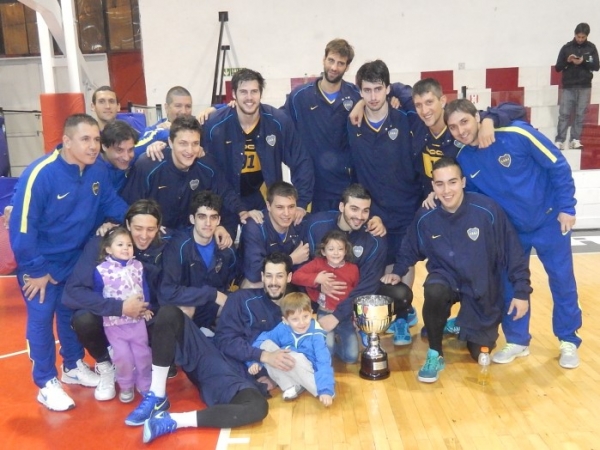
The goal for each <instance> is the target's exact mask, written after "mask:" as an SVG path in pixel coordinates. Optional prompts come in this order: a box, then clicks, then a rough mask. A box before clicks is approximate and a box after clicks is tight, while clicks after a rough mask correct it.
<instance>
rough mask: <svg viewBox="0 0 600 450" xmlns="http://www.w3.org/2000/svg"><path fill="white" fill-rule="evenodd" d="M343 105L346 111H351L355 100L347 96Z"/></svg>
mask: <svg viewBox="0 0 600 450" xmlns="http://www.w3.org/2000/svg"><path fill="white" fill-rule="evenodd" d="M342 105H344V108H345V109H346V111H350V110H352V107H353V106H354V102H353V101H352V99H351V98H347V99H345V100H344V102H343V103H342Z"/></svg>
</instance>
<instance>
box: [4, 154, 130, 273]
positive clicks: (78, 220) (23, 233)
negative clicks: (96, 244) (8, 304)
mask: <svg viewBox="0 0 600 450" xmlns="http://www.w3.org/2000/svg"><path fill="white" fill-rule="evenodd" d="M13 205H14V209H13V211H12V214H11V216H10V242H11V246H12V249H13V252H14V254H15V258H16V260H17V263H18V265H19V272H21V273H26V274H28V275H29V276H31V277H34V278H38V277H42V276H44V275H46V274H47V273H49V274H50V275H52V277H53V278H54V279H55V280H56V281H64V280H65V279H66V278H67V277H68V276H69V274H70V273H71V271H72V270H73V266H74V265H75V263H76V262H77V259H78V258H79V255H80V254H81V251H82V250H83V247H84V246H85V244H86V242H87V241H88V239H89V237H90V236H91V235H92V233H93V232H94V231H95V229H94V225H95V220H90V218H94V219H95V218H97V217H103V218H105V219H108V218H112V219H114V220H117V221H118V222H121V221H122V220H123V217H124V215H125V211H126V210H127V205H126V204H125V202H123V200H121V198H119V197H118V196H117V193H116V192H115V190H114V189H113V187H112V185H111V182H110V179H109V176H108V173H107V171H106V167H104V164H103V163H102V162H101V161H98V160H97V161H96V162H95V163H94V164H92V165H90V166H87V167H85V169H84V170H83V172H81V173H80V170H79V167H78V166H77V165H75V164H68V163H67V162H66V161H65V160H64V159H63V158H62V156H61V154H60V151H58V150H55V151H54V152H52V153H49V154H47V155H45V156H42V157H41V158H39V159H37V160H36V161H34V162H33V163H32V164H31V165H29V167H27V169H25V171H24V172H23V174H22V175H21V179H20V182H19V183H18V185H17V190H16V192H15V196H14V199H13Z"/></svg>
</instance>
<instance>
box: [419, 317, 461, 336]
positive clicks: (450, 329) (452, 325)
mask: <svg viewBox="0 0 600 450" xmlns="http://www.w3.org/2000/svg"><path fill="white" fill-rule="evenodd" d="M444 334H454V335H456V336H458V335H459V334H460V327H459V326H458V325H456V317H450V318H449V319H448V320H447V321H446V325H444ZM421 337H423V338H426V337H427V329H426V328H425V327H423V328H421Z"/></svg>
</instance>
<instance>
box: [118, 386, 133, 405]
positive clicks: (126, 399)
mask: <svg viewBox="0 0 600 450" xmlns="http://www.w3.org/2000/svg"><path fill="white" fill-rule="evenodd" d="M133 397H135V393H134V391H133V388H129V389H121V392H119V400H120V401H121V403H131V402H132V401H133Z"/></svg>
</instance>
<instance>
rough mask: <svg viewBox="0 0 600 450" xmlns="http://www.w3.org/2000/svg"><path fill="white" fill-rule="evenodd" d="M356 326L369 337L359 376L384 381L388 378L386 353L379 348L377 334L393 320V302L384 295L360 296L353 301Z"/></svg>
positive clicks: (388, 370)
mask: <svg viewBox="0 0 600 450" xmlns="http://www.w3.org/2000/svg"><path fill="white" fill-rule="evenodd" d="M354 315H355V317H356V325H357V326H358V328H360V329H361V331H363V332H364V333H366V334H367V335H368V337H369V346H368V347H367V348H366V349H365V351H363V353H362V357H361V361H360V372H359V373H360V376H361V378H365V379H367V380H384V379H386V378H387V377H389V376H390V369H389V368H388V357H387V353H386V352H385V351H384V350H382V348H381V347H380V346H379V333H382V332H384V331H385V330H387V328H388V327H389V326H390V324H391V323H392V320H394V318H395V315H394V300H392V299H391V298H390V297H387V296H385V295H362V296H360V297H356V298H355V299H354Z"/></svg>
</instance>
